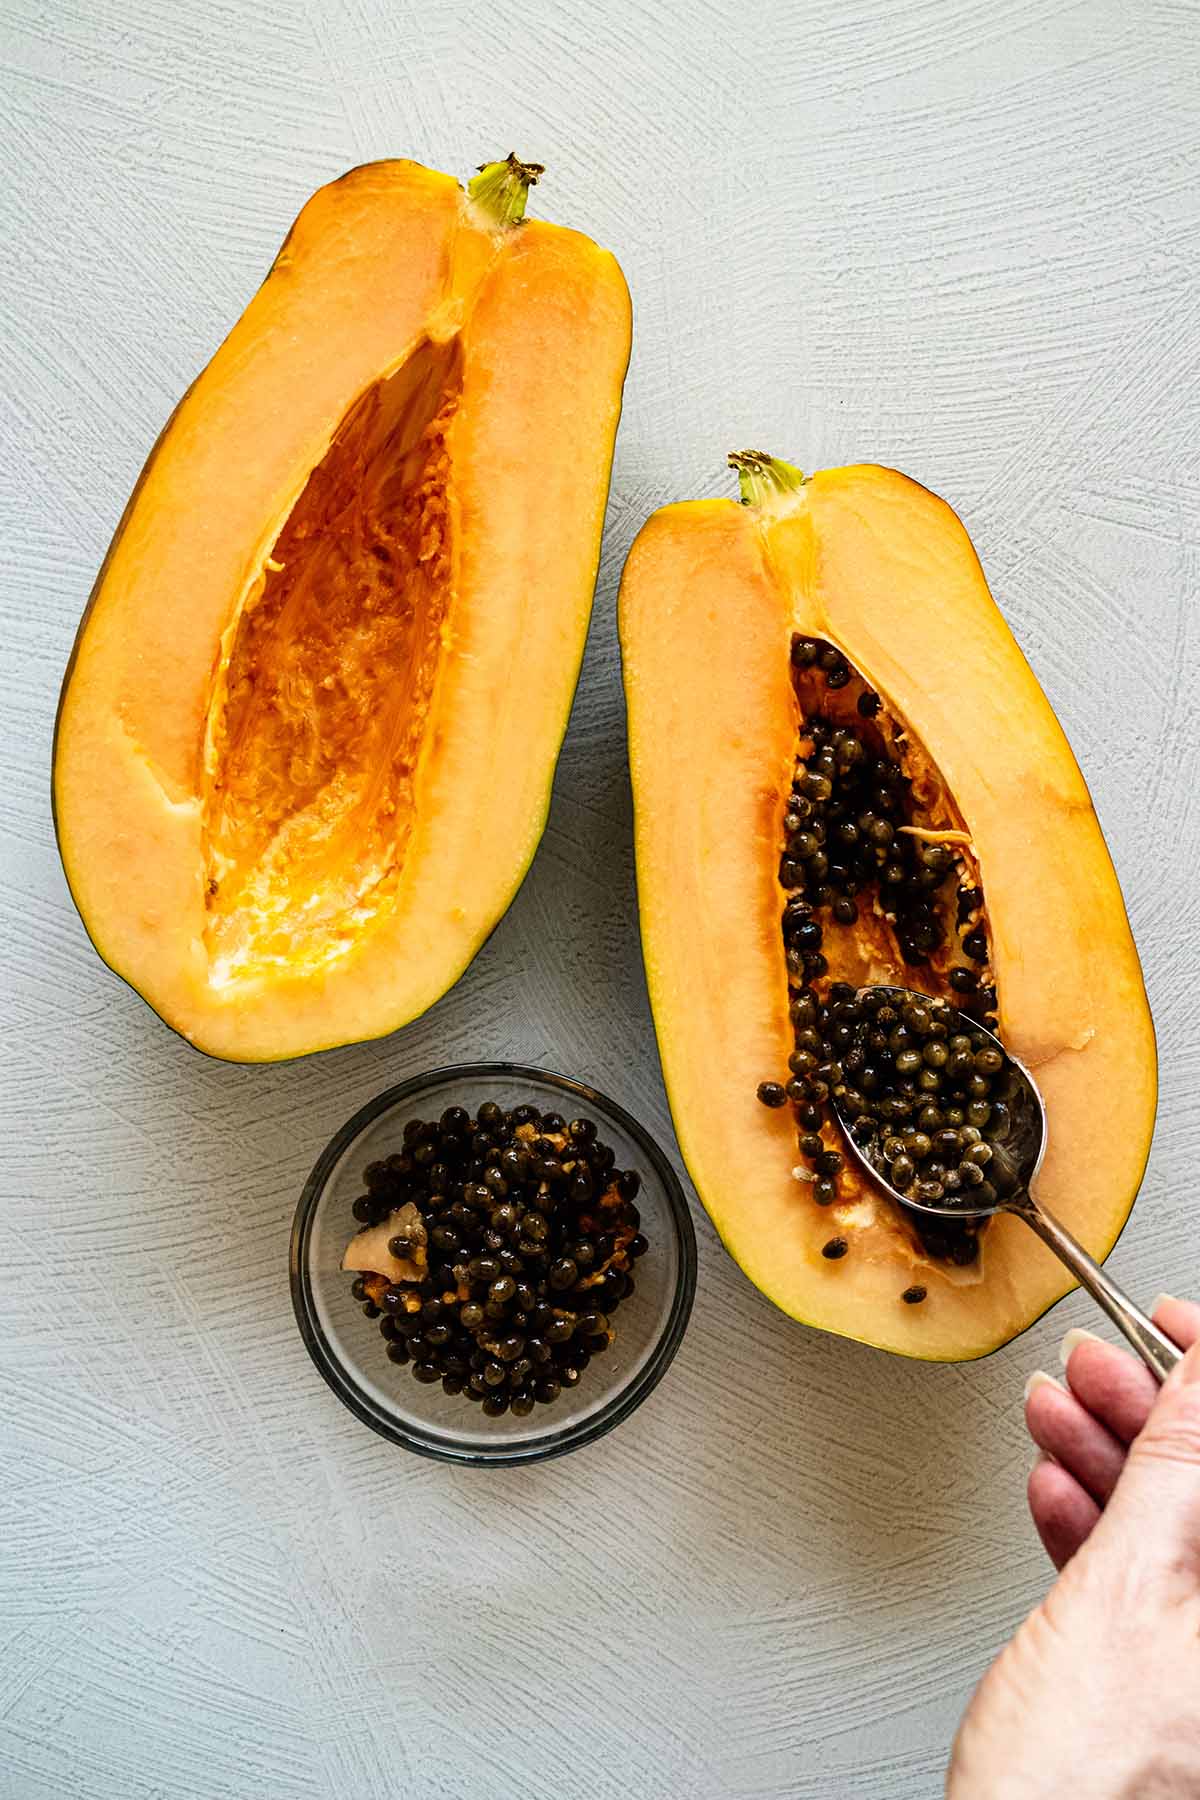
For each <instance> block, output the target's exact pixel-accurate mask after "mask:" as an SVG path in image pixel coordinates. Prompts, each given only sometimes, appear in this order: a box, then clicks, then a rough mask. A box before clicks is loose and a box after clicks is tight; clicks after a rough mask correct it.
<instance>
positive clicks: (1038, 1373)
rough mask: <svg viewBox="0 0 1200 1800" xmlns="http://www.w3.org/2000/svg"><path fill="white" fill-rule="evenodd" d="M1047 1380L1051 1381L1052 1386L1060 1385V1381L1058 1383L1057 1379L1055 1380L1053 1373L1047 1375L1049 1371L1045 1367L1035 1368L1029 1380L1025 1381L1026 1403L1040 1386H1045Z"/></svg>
mask: <svg viewBox="0 0 1200 1800" xmlns="http://www.w3.org/2000/svg"><path fill="white" fill-rule="evenodd" d="M1047 1382H1049V1383H1050V1386H1051V1387H1057V1386H1058V1383H1057V1381H1055V1379H1054V1377H1053V1375H1047V1373H1046V1371H1045V1370H1044V1369H1035V1370H1034V1371H1033V1374H1032V1375H1031V1376H1030V1377H1029V1380H1028V1381H1027V1382H1026V1383H1025V1400H1026V1403H1028V1401H1029V1397H1030V1395H1031V1394H1035V1393H1036V1392H1037V1390H1038V1389H1039V1388H1040V1387H1044V1386H1045V1385H1046V1383H1047Z"/></svg>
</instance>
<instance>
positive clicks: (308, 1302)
mask: <svg viewBox="0 0 1200 1800" xmlns="http://www.w3.org/2000/svg"><path fill="white" fill-rule="evenodd" d="M485 1100H495V1101H497V1102H498V1103H499V1104H500V1105H501V1106H504V1107H510V1106H519V1105H521V1104H522V1102H529V1103H530V1104H531V1105H534V1106H536V1107H537V1108H538V1110H539V1111H541V1112H551V1111H553V1112H559V1113H563V1114H564V1115H566V1116H567V1117H571V1116H573V1115H576V1114H579V1113H583V1114H585V1115H587V1116H588V1117H591V1118H594V1119H595V1121H596V1124H597V1126H598V1127H599V1131H600V1136H601V1138H602V1139H603V1140H604V1141H605V1142H606V1143H609V1144H611V1145H612V1147H613V1150H614V1151H615V1153H616V1159H617V1167H618V1168H633V1169H637V1170H638V1171H639V1173H640V1174H641V1177H642V1187H641V1192H640V1193H639V1194H638V1200H637V1204H638V1208H639V1210H640V1212H641V1216H642V1230H643V1232H644V1233H645V1235H646V1237H647V1238H648V1239H649V1243H650V1248H649V1249H648V1250H647V1252H646V1254H645V1256H643V1257H642V1258H641V1259H640V1260H639V1261H638V1263H637V1265H636V1269H637V1284H636V1289H635V1292H634V1293H633V1294H632V1295H630V1297H629V1298H628V1299H627V1300H623V1301H622V1302H621V1303H620V1305H619V1306H618V1307H617V1308H616V1309H615V1311H614V1313H613V1328H614V1332H615V1337H614V1340H613V1343H612V1344H611V1346H610V1348H609V1349H608V1351H607V1352H606V1353H605V1355H604V1356H602V1357H596V1358H595V1359H593V1361H592V1362H591V1363H590V1364H589V1365H588V1367H587V1368H586V1369H585V1370H584V1372H583V1377H582V1379H581V1380H580V1383H579V1386H578V1387H576V1388H571V1389H565V1390H564V1391H563V1393H562V1394H560V1396H559V1398H558V1399H557V1400H555V1401H553V1402H552V1403H551V1404H549V1405H547V1406H541V1405H539V1406H536V1407H535V1408H534V1410H533V1412H532V1413H530V1414H529V1415H528V1417H526V1418H523V1419H518V1418H515V1417H514V1416H513V1414H512V1413H504V1414H503V1415H502V1416H501V1417H500V1418H498V1419H492V1418H489V1417H488V1416H487V1415H486V1414H485V1413H483V1412H481V1411H480V1409H479V1408H478V1407H477V1406H474V1405H473V1404H472V1403H471V1402H470V1401H469V1400H466V1399H465V1398H464V1397H463V1396H462V1395H461V1394H459V1395H454V1396H451V1395H448V1394H444V1393H443V1392H442V1389H441V1386H440V1384H436V1383H435V1384H431V1385H429V1386H424V1385H423V1384H422V1383H420V1382H418V1381H414V1380H413V1374H412V1369H411V1367H409V1366H407V1365H404V1366H400V1365H397V1364H395V1363H392V1362H389V1361H388V1358H387V1355H386V1353H385V1352H386V1344H385V1341H384V1339H383V1338H382V1337H381V1336H380V1333H379V1321H378V1320H377V1319H375V1320H372V1319H368V1318H366V1317H365V1316H364V1314H363V1311H362V1307H361V1306H360V1305H359V1303H358V1302H356V1301H355V1300H354V1298H353V1297H352V1295H351V1292H350V1285H351V1282H352V1281H353V1279H354V1277H353V1276H352V1275H350V1274H348V1273H347V1272H346V1271H344V1270H343V1269H342V1267H341V1260H342V1255H343V1253H344V1251H345V1249H346V1245H347V1244H348V1243H349V1242H350V1239H351V1238H352V1237H353V1235H354V1233H355V1232H356V1231H357V1230H359V1225H358V1222H357V1220H356V1219H355V1218H354V1217H353V1215H352V1213H351V1210H350V1209H351V1206H352V1205H353V1202H354V1200H355V1199H356V1198H357V1196H358V1195H359V1194H360V1193H361V1192H362V1191H363V1185H362V1172H363V1169H364V1168H365V1166H366V1165H367V1163H369V1162H374V1161H375V1160H376V1159H377V1158H381V1157H384V1156H388V1155H390V1154H391V1153H392V1152H393V1151H396V1150H398V1149H399V1148H400V1140H401V1135H402V1133H403V1129H404V1126H405V1124H406V1122H407V1121H408V1120H409V1119H412V1118H424V1119H436V1118H437V1117H438V1116H439V1115H440V1114H441V1113H442V1112H443V1111H444V1110H445V1108H446V1107H447V1106H465V1107H466V1108H467V1110H468V1111H469V1112H471V1113H472V1114H474V1113H475V1112H476V1111H477V1109H478V1107H479V1106H480V1104H481V1103H482V1102H483V1101H485ZM291 1280H292V1305H293V1307H294V1308H295V1312H296V1323H297V1324H298V1325H299V1327H300V1335H301V1337H302V1338H303V1339H304V1342H305V1344H306V1346H307V1348H308V1352H309V1355H310V1356H311V1357H312V1359H313V1361H314V1362H315V1363H316V1365H317V1368H318V1369H319V1370H320V1372H321V1374H322V1375H323V1376H324V1378H325V1380H326V1381H327V1382H328V1384H329V1386H330V1387H331V1388H332V1389H333V1391H334V1393H335V1394H336V1395H337V1397H338V1399H339V1400H341V1401H342V1402H343V1404H344V1405H346V1406H348V1407H349V1409H350V1411H351V1412H352V1413H353V1414H354V1415H355V1417H356V1418H358V1419H361V1420H362V1422H363V1424H364V1425H369V1426H370V1427H371V1429H372V1430H373V1431H377V1432H379V1434H380V1436H381V1437H386V1438H390V1439H391V1440H392V1442H393V1443H395V1444H403V1445H404V1447H405V1448H406V1449H407V1450H415V1451H416V1452H417V1453H418V1455H421V1456H432V1457H437V1458H440V1459H441V1460H442V1461H445V1462H456V1463H524V1462H535V1461H539V1460H541V1459H543V1458H545V1457H550V1456H562V1455H563V1454H564V1453H565V1452H566V1451H568V1450H575V1449H577V1448H578V1446H579V1445H580V1444H588V1443H591V1442H592V1440H593V1439H595V1438H598V1437H601V1436H602V1435H603V1434H604V1432H606V1431H609V1430H611V1429H612V1427H613V1426H614V1425H617V1424H619V1423H620V1421H621V1420H622V1419H626V1418H628V1417H629V1414H630V1413H631V1412H633V1410H634V1408H635V1407H636V1406H638V1405H639V1403H640V1402H641V1401H643V1400H644V1399H645V1398H646V1395H647V1394H648V1393H650V1392H651V1390H652V1389H653V1388H654V1387H656V1386H657V1384H658V1382H659V1381H660V1380H661V1379H662V1377H663V1375H664V1374H665V1373H666V1370H667V1368H668V1366H669V1365H670V1362H671V1359H672V1357H673V1356H674V1355H675V1352H676V1350H677V1349H678V1348H679V1344H680V1340H681V1339H682V1337H683V1333H684V1330H685V1328H686V1326H687V1322H688V1315H689V1314H690V1312H691V1310H692V1300H693V1298H694V1296H695V1291H696V1237H695V1233H694V1231H693V1229H692V1221H691V1218H690V1216H689V1214H688V1208H687V1202H686V1200H685V1199H684V1197H683V1190H682V1188H681V1187H680V1185H679V1181H678V1179H677V1178H676V1175H675V1172H674V1170H673V1169H672V1168H671V1166H670V1164H669V1163H668V1161H667V1159H666V1157H665V1156H664V1155H663V1153H662V1151H661V1150H660V1149H659V1147H658V1145H657V1144H656V1143H655V1142H654V1140H653V1139H652V1138H651V1137H650V1136H649V1134H648V1133H647V1132H646V1131H644V1130H643V1128H642V1127H641V1126H640V1125H639V1124H638V1123H637V1121H636V1119H632V1118H630V1116H629V1114H628V1113H627V1112H626V1111H625V1110H624V1108H623V1107H620V1106H618V1105H617V1104H616V1103H615V1102H614V1101H612V1100H608V1099H606V1098H605V1097H604V1095H603V1094H598V1093H596V1091H595V1090H594V1089H593V1088H590V1087H586V1086H585V1085H584V1084H583V1082H580V1081H571V1080H569V1079H568V1078H567V1077H566V1076H565V1075H552V1074H549V1073H547V1072H546V1071H545V1070H543V1069H529V1068H524V1067H522V1066H521V1065H520V1064H518V1063H461V1064H459V1065H457V1066H456V1067H452V1068H447V1069H435V1070H433V1071H432V1073H430V1074H426V1075H417V1076H414V1078H413V1079H412V1080H411V1081H403V1082H401V1083H400V1084H399V1086H398V1087H392V1088H388V1089H387V1091H386V1092H385V1093H382V1094H380V1095H378V1096H377V1097H376V1098H375V1099H374V1100H371V1101H368V1103H367V1105H366V1106H364V1107H363V1108H362V1109H361V1111H359V1112H357V1113H355V1115H354V1117H353V1118H352V1119H349V1120H348V1121H347V1122H346V1124H345V1125H343V1126H342V1128H341V1130H340V1131H339V1132H337V1133H336V1134H335V1136H334V1137H333V1138H332V1139H331V1140H330V1142H329V1144H328V1145H327V1146H326V1148H325V1149H324V1150H323V1151H322V1153H321V1155H320V1157H319V1158H318V1159H317V1163H316V1167H315V1168H314V1169H313V1172H312V1174H311V1175H310V1176H309V1178H308V1180H307V1182H306V1183H305V1185H304V1192H303V1193H302V1194H301V1196H300V1204H299V1206H298V1207H297V1208H296V1219H295V1223H294V1224H293V1226H292V1245H291Z"/></svg>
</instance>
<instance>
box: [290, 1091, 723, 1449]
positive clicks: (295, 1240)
mask: <svg viewBox="0 0 1200 1800" xmlns="http://www.w3.org/2000/svg"><path fill="white" fill-rule="evenodd" d="M481 1076H489V1077H513V1078H515V1079H516V1080H533V1081H539V1082H545V1083H546V1084H547V1085H549V1086H550V1087H552V1088H555V1089H557V1090H558V1092H559V1093H562V1094H567V1095H570V1096H571V1097H572V1098H574V1099H577V1100H581V1101H583V1102H585V1103H586V1104H588V1105H591V1106H594V1107H596V1108H598V1109H599V1111H600V1112H602V1113H607V1114H609V1115H610V1117H611V1118H612V1119H613V1120H614V1121H615V1123H617V1124H619V1125H620V1126H621V1128H622V1129H623V1130H624V1131H626V1132H627V1133H628V1135H629V1136H630V1137H631V1138H632V1139H633V1140H634V1142H635V1143H636V1144H637V1146H638V1149H639V1151H641V1153H642V1154H643V1155H644V1156H645V1157H646V1159H647V1161H648V1162H649V1164H650V1166H651V1167H652V1168H653V1170H654V1174H655V1176H656V1177H657V1179H658V1182H659V1185H660V1187H661V1189H662V1192H663V1197H664V1199H665V1201H666V1206H667V1211H668V1213H669V1214H670V1218H671V1223H672V1225H673V1227H674V1230H675V1238H676V1242H677V1244H678V1248H679V1273H678V1278H677V1280H676V1283H675V1292H674V1295H673V1296H672V1300H671V1306H670V1310H669V1312H668V1314H667V1318H666V1321H665V1323H664V1325H663V1328H662V1330H661V1332H660V1333H659V1336H658V1338H657V1341H656V1342H655V1343H654V1346H653V1348H652V1350H651V1353H650V1355H649V1356H648V1358H647V1360H646V1362H645V1363H644V1364H643V1365H642V1367H641V1368H640V1369H639V1370H638V1372H637V1374H636V1375H635V1376H634V1377H633V1379H632V1380H631V1381H630V1382H629V1383H628V1385H627V1386H624V1387H621V1388H619V1389H618V1390H617V1392H616V1393H615V1394H614V1395H613V1396H612V1398H611V1399H610V1400H609V1401H608V1402H607V1403H606V1404H605V1405H604V1406H602V1407H601V1408H600V1409H599V1411H598V1412H595V1413H593V1414H591V1415H590V1416H589V1417H588V1418H586V1419H583V1420H581V1421H579V1422H578V1423H577V1424H575V1425H567V1426H564V1427H562V1428H561V1429H560V1430H555V1429H553V1428H551V1429H549V1430H547V1431H546V1432H545V1433H544V1434H543V1435H541V1436H539V1437H537V1438H533V1439H530V1440H529V1441H528V1442H526V1443H522V1444H515V1445H499V1444H498V1445H497V1446H496V1448H495V1449H494V1450H486V1449H485V1450H481V1449H479V1448H478V1446H477V1445H471V1446H470V1447H468V1446H466V1445H464V1444H462V1443H455V1442H454V1441H453V1440H447V1439H445V1438H442V1437H438V1438H436V1439H435V1438H433V1437H430V1436H428V1435H426V1434H425V1433H424V1432H423V1431H422V1430H421V1429H420V1428H419V1427H416V1426H413V1425H410V1424H407V1423H405V1422H404V1421H402V1420H400V1419H399V1418H397V1417H395V1416H393V1415H392V1414H391V1413H389V1412H388V1411H387V1410H386V1409H384V1408H383V1407H382V1406H380V1405H378V1404H377V1403H375V1402H374V1401H372V1400H371V1399H370V1398H369V1397H368V1396H367V1395H366V1394H365V1393H363V1391H362V1389H361V1388H360V1387H359V1386H358V1384H357V1383H356V1382H355V1380H354V1378H353V1376H352V1375H351V1374H350V1372H349V1371H348V1369H347V1367H346V1365H345V1364H344V1363H343V1361H342V1359H341V1358H340V1357H339V1356H338V1355H337V1353H336V1351H335V1350H334V1348H333V1345H332V1344H331V1343H330V1341H329V1339H328V1337H327V1336H326V1333H325V1331H324V1328H323V1327H322V1325H321V1322H320V1319H319V1318H318V1316H317V1309H316V1305H315V1302H314V1298H313V1289H312V1281H311V1277H310V1273H309V1264H308V1256H309V1244H310V1240H311V1237H312V1228H313V1220H314V1218H315V1215H316V1211H317V1207H318V1206H319V1204H320V1201H321V1197H322V1195H323V1194H324V1192H325V1187H326V1184H327V1182H328V1180H329V1177H330V1175H331V1173H332V1171H333V1169H334V1168H335V1167H336V1165H337V1163H338V1162H339V1161H340V1159H341V1157H342V1155H343V1154H344V1152H345V1151H346V1149H347V1147H348V1146H349V1145H350V1144H351V1143H353V1141H354V1139H355V1138H356V1137H358V1136H359V1134H360V1133H361V1132H362V1131H364V1130H365V1129H366V1127H367V1126H368V1125H370V1124H372V1123H373V1122H374V1121H375V1120H376V1119H377V1118H378V1117H379V1116H380V1114H381V1113H384V1112H387V1111H388V1110H389V1109H390V1108H392V1107H395V1106H399V1105H402V1104H403V1102H404V1101H405V1100H412V1099H414V1098H415V1097H416V1096H417V1095H418V1094H419V1093H420V1092H421V1091H422V1090H424V1089H425V1088H427V1087H431V1086H433V1085H434V1084H435V1083H444V1082H446V1081H448V1080H451V1079H454V1080H459V1081H463V1082H467V1081H472V1080H477V1079H479V1078H480V1077H481ZM289 1273H290V1281H291V1294H292V1310H293V1312H294V1313H295V1316H296V1325H297V1327H298V1329H299V1332H300V1336H301V1339H302V1340H303V1343H304V1347H305V1349H306V1350H307V1351H308V1354H309V1356H310V1357H311V1358H312V1360H313V1363H314V1364H315V1366H316V1368H317V1371H318V1373H319V1374H320V1375H321V1376H322V1378H323V1379H324V1381H325V1383H326V1385H327V1386H328V1387H329V1388H330V1389H331V1390H332V1391H333V1393H335V1394H336V1395H337V1397H338V1399H339V1400H340V1401H341V1402H342V1404H343V1406H345V1407H346V1408H347V1409H348V1410H349V1411H350V1412H351V1413H353V1414H354V1416H355V1418H357V1419H358V1420H359V1421H360V1422H361V1423H362V1424H364V1425H367V1426H369V1427H370V1429H371V1430H372V1431H375V1432H377V1433H378V1434H379V1436H380V1437H383V1438H387V1439H388V1440H389V1441H390V1442H391V1443H394V1444H399V1445H401V1446H402V1447H403V1448H404V1449H405V1450H411V1451H413V1452H415V1454H416V1455H418V1456H426V1457H431V1458H432V1459H433V1460H434V1461H436V1462H449V1463H458V1464H460V1465H461V1464H466V1465H468V1466H470V1467H475V1468H490V1467H503V1466H512V1465H514V1464H518V1463H529V1462H542V1461H546V1460H548V1459H549V1458H550V1457H553V1456H563V1455H565V1454H566V1452H567V1451H568V1450H577V1449H578V1448H579V1447H580V1446H581V1445H582V1444H589V1443H593V1442H594V1441H595V1440H596V1439H597V1438H600V1437H603V1436H604V1435H605V1433H606V1432H609V1431H611V1430H612V1429H613V1427H614V1426H615V1425H619V1424H620V1423H621V1421H622V1420H623V1419H627V1418H628V1417H629V1415H630V1414H631V1413H632V1412H634V1411H635V1410H636V1408H637V1407H638V1406H640V1405H641V1403H642V1401H643V1400H644V1399H645V1398H646V1396H647V1395H648V1394H650V1393H652V1392H653V1391H654V1389H655V1388H656V1387H657V1386H658V1384H659V1382H660V1381H661V1380H662V1378H663V1376H664V1375H665V1374H666V1372H667V1370H668V1368H669V1367H670V1366H671V1363H672V1362H673V1361H674V1358H675V1353H676V1351H677V1350H678V1348H679V1345H680V1343H681V1342H682V1340H683V1334H684V1331H685V1330H686V1328H687V1323H688V1319H689V1317H690V1315H691V1311H692V1302H693V1301H694V1299H695V1295H696V1232H695V1227H694V1226H693V1224H692V1216H691V1213H690V1211H689V1209H688V1204H687V1200H686V1198H685V1197H684V1192H683V1185H682V1183H681V1182H680V1180H679V1177H678V1175H676V1173H675V1171H674V1169H673V1168H672V1167H671V1164H670V1162H669V1161H668V1160H667V1156H666V1154H665V1152H664V1151H663V1149H662V1147H661V1146H660V1145H659V1144H657V1143H656V1142H655V1140H654V1139H653V1138H652V1137H651V1135H650V1133H649V1132H648V1131H647V1130H646V1127H645V1126H644V1125H642V1124H640V1123H639V1122H638V1120H637V1119H635V1118H634V1117H633V1115H632V1113H629V1112H627V1111H626V1109H625V1108H624V1107H623V1106H621V1105H620V1104H619V1103H618V1102H617V1101H616V1100H610V1099H609V1097H608V1095H607V1094H602V1093H601V1092H600V1090H599V1089H598V1088H594V1087H591V1086H589V1085H588V1083H586V1082H583V1081H577V1080H575V1079H574V1077H572V1076H570V1075H560V1074H558V1073H557V1072H556V1071H555V1070H552V1069H538V1068H535V1067H534V1066H533V1065H532V1064H529V1063H517V1062H507V1061H500V1062H466V1063H447V1064H445V1065H444V1066H442V1067H440V1068H436V1069H426V1070H424V1071H423V1072H422V1073H421V1074H419V1075H412V1076H410V1077H409V1078H408V1079H407V1080H405V1081H399V1082H396V1083H395V1084H394V1085H393V1086H391V1087H388V1088H384V1089H383V1091H382V1092H381V1093H378V1094H376V1095H375V1096H374V1098H373V1099H371V1100H368V1101H367V1102H366V1104H365V1105H363V1106H360V1107H359V1109H358V1111H357V1112H355V1113H354V1114H353V1115H352V1116H351V1117H350V1118H349V1119H347V1120H346V1122H345V1123H344V1124H343V1125H341V1126H339V1128H338V1130H337V1131H335V1132H334V1134H333V1136H332V1137H331V1138H330V1140H329V1142H328V1143H327V1144H326V1145H325V1148H324V1149H323V1150H322V1151H321V1153H320V1155H319V1156H318V1157H317V1160H316V1162H315V1163H314V1164H313V1167H312V1170H311V1172H310V1174H309V1176H308V1179H307V1181H306V1182H305V1183H304V1187H303V1189H302V1190H301V1193H300V1200H299V1203H298V1205H297V1207H296V1213H295V1217H294V1219H293V1221H292V1233H291V1242H290V1246H289Z"/></svg>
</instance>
